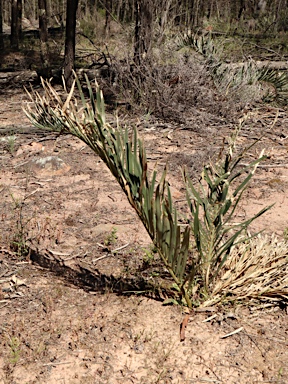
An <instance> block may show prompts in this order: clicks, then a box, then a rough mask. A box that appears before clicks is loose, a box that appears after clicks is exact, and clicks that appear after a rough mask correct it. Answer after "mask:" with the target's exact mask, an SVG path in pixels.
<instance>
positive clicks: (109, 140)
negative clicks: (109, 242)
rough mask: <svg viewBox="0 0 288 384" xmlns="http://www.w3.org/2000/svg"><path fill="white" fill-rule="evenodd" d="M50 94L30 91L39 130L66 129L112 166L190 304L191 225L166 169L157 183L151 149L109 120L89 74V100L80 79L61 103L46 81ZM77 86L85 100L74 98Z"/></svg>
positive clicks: (30, 115)
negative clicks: (180, 213) (184, 220)
mask: <svg viewBox="0 0 288 384" xmlns="http://www.w3.org/2000/svg"><path fill="white" fill-rule="evenodd" d="M42 85H43V87H44V90H45V96H44V97H41V96H40V95H39V94H38V93H35V92H33V94H30V96H31V99H32V100H33V99H34V101H35V103H34V109H31V108H28V109H27V110H26V111H25V113H26V115H27V116H28V118H29V119H30V120H31V121H32V122H33V124H34V125H36V126H37V127H39V128H42V129H45V130H53V131H56V132H61V133H71V134H72V135H74V136H77V137H78V138H80V139H81V140H83V141H84V142H85V143H86V144H87V145H89V147H90V148H92V150H93V151H94V152H96V153H97V154H98V155H99V156H100V157H101V159H102V160H103V161H104V163H105V164H106V165H107V167H108V168H109V170H110V171H111V173H112V174H113V176H114V177H115V178H116V180H117V181H118V183H119V184H120V186H121V188H122V189H123V191H124V192H125V194H126V196H127V198H128V200H129V203H130V204H131V205H132V207H133V208H134V209H135V210H136V212H137V214H138V216H139V217H140V219H141V221H142V223H143V224H144V226H145V228H146V230H147V232H148V233H149V236H150V238H151V239H152V241H153V243H154V244H155V246H156V247H157V249H158V252H159V255H160V257H161V258H162V260H163V262H164V264H165V266H166V268H167V269H168V270H169V272H170V274H171V276H172V277H173V279H174V280H175V282H176V284H177V285H178V288H179V290H180V291H182V293H183V295H184V297H185V300H186V302H187V304H188V305H189V306H191V302H190V298H189V296H188V294H187V292H185V291H184V288H183V285H184V283H185V277H186V264H187V257H188V250H189V239H190V227H189V226H188V225H187V226H186V227H185V228H184V230H182V229H181V228H182V227H180V225H179V224H178V217H177V211H176V210H175V209H174V206H173V202H172V197H171V192H170V188H169V185H168V183H167V182H166V169H165V170H164V172H163V174H162V175H161V177H160V181H159V182H157V181H156V179H157V173H156V171H154V172H153V173H152V176H151V177H149V175H148V164H147V158H146V152H145V149H144V146H143V143H142V141H141V140H140V139H139V138H138V136H137V131H136V130H134V132H133V133H132V135H131V137H130V135H129V132H128V129H127V128H125V129H116V128H113V127H112V126H111V125H109V124H108V123H106V121H105V111H104V100H103V95H102V92H101V91H100V90H99V89H98V87H97V84H96V97H95V96H94V92H93V90H92V87H91V85H90V82H89V80H88V79H87V78H86V85H87V88H88V93H89V101H86V98H85V96H84V92H83V90H82V87H81V85H80V83H79V81H78V79H76V80H75V81H74V84H73V86H72V88H71V91H70V93H69V94H68V96H67V98H66V100H64V101H62V99H61V98H60V97H59V95H58V94H56V92H55V91H54V89H53V87H52V86H51V85H50V83H49V82H47V81H42ZM75 85H77V89H78V93H79V96H80V100H81V106H80V105H78V103H79V100H77V98H76V97H75V95H74V94H75V89H74V88H75Z"/></svg>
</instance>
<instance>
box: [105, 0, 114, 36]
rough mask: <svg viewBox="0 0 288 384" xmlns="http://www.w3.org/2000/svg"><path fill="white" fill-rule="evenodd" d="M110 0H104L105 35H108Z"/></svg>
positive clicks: (110, 10)
mask: <svg viewBox="0 0 288 384" xmlns="http://www.w3.org/2000/svg"><path fill="white" fill-rule="evenodd" d="M111 13H112V0H106V10H105V35H106V36H109V34H110V27H111Z"/></svg>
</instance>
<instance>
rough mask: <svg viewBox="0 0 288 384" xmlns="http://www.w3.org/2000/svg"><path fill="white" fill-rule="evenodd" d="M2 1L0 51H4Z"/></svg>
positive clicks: (0, 4) (0, 3)
mask: <svg viewBox="0 0 288 384" xmlns="http://www.w3.org/2000/svg"><path fill="white" fill-rule="evenodd" d="M2 4H3V2H2V0H0V49H1V50H2V49H4V40H3V7H2Z"/></svg>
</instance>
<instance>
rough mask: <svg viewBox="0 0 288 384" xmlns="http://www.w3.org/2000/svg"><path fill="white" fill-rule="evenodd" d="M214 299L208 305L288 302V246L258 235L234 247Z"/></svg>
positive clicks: (276, 239) (215, 288)
mask: <svg viewBox="0 0 288 384" xmlns="http://www.w3.org/2000/svg"><path fill="white" fill-rule="evenodd" d="M211 297H212V299H211V300H209V302H207V303H206V304H207V305H211V304H215V303H216V302H219V301H222V302H223V301H225V300H227V301H245V300H248V299H257V300H259V299H260V300H269V301H272V302H273V301H274V302H280V301H281V300H283V301H285V300H287V299H288V243H287V242H286V241H281V240H279V239H278V238H277V237H276V236H275V235H272V236H271V237H269V236H267V235H265V236H263V235H258V236H257V237H254V238H252V239H250V240H249V241H247V242H244V243H242V244H239V245H238V246H236V247H234V248H233V250H232V251H231V254H230V257H229V259H228V260H227V262H226V264H225V271H224V273H223V275H222V276H221V277H220V278H219V279H218V282H217V283H216V284H215V287H214V290H213V293H212V296H211Z"/></svg>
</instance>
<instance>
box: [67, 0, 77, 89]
mask: <svg viewBox="0 0 288 384" xmlns="http://www.w3.org/2000/svg"><path fill="white" fill-rule="evenodd" d="M77 8H78V0H67V8H66V31H65V58H64V79H65V83H66V86H67V88H68V89H70V88H71V85H72V82H73V73H72V71H73V69H74V63H75V42H76V39H75V35H76V13H77Z"/></svg>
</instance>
